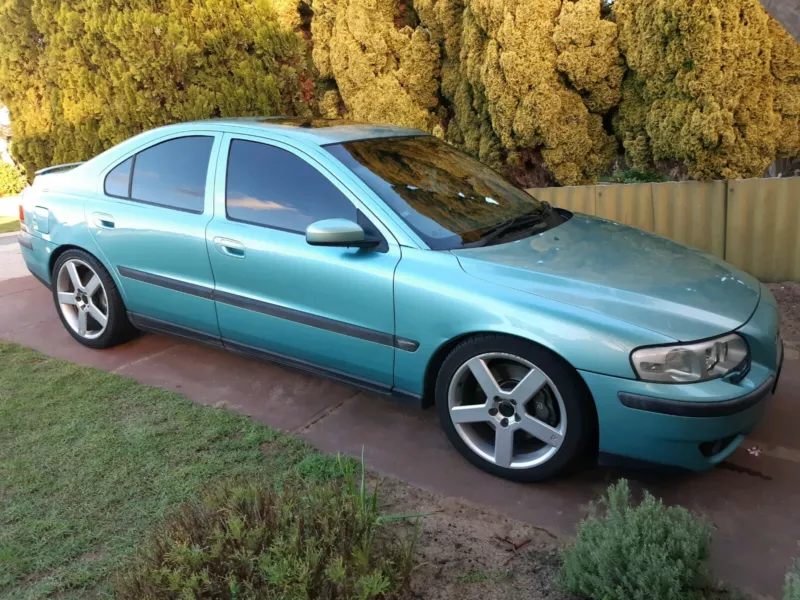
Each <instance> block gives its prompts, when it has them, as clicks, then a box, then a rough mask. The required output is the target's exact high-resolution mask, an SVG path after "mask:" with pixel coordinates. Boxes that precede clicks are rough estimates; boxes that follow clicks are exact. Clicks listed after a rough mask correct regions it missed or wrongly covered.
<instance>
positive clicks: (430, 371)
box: [422, 330, 600, 452]
mask: <svg viewBox="0 0 800 600" xmlns="http://www.w3.org/2000/svg"><path fill="white" fill-rule="evenodd" d="M482 335H493V336H499V337H504V338H509V339H518V340H522V341H525V342H532V343H534V344H536V345H537V346H539V347H540V348H542V349H543V350H544V351H546V352H547V353H548V354H550V355H551V356H552V357H553V358H554V359H556V360H558V361H559V362H561V363H562V364H564V365H565V366H566V367H567V368H568V369H569V370H570V371H572V373H573V375H574V376H575V379H576V381H577V382H578V385H579V386H581V387H582V388H583V390H584V392H585V393H586V397H587V398H589V399H590V400H591V401H590V402H589V404H590V407H588V408H589V409H590V410H589V417H590V419H591V424H592V427H591V431H592V436H593V437H592V439H591V440H590V442H589V446H588V447H589V448H591V449H592V451H593V452H596V451H597V449H598V447H599V441H600V440H599V418H598V415H597V402H596V401H595V399H594V396H593V395H592V392H591V390H590V389H589V386H588V385H587V384H586V382H585V381H584V379H583V377H581V375H580V373H578V370H577V369H576V368H575V367H574V366H572V364H571V363H570V362H569V361H568V360H566V359H565V358H564V357H563V356H561V355H560V354H559V353H558V352H556V351H555V350H553V348H551V347H549V346H548V345H547V344H543V343H542V342H541V341H539V340H534V339H531V338H530V337H526V336H522V335H516V334H513V333H507V332H503V331H491V330H486V331H471V332H468V333H463V334H460V335H457V336H455V337H453V338H451V339H449V340H447V341H446V342H444V343H443V344H441V345H440V346H439V347H438V348H437V349H436V350H435V351H434V353H433V354H432V355H431V358H430V360H429V361H428V364H427V366H426V368H425V376H424V379H423V394H422V402H423V406H424V407H426V408H427V407H430V406H433V404H434V398H435V391H436V378H437V376H438V375H439V370H440V369H441V368H442V365H443V364H444V361H445V360H446V359H447V356H448V355H449V354H450V352H452V350H453V349H454V348H455V347H457V346H458V345H459V344H461V343H462V342H465V341H467V340H469V339H471V338H475V337H478V336H482Z"/></svg>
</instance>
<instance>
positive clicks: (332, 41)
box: [311, 0, 439, 131]
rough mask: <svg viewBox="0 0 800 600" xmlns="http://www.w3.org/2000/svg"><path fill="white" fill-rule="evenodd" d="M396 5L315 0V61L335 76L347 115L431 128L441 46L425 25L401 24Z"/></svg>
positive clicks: (387, 0) (386, 0) (380, 0)
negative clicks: (399, 23) (435, 42)
mask: <svg viewBox="0 0 800 600" xmlns="http://www.w3.org/2000/svg"><path fill="white" fill-rule="evenodd" d="M398 8H400V7H399V6H398V2H396V1H395V0H313V2H312V9H313V11H314V15H315V18H314V19H313V20H312V23H311V35H312V38H313V40H314V50H313V57H314V61H315V63H316V65H317V68H318V69H319V72H320V74H321V75H322V76H323V77H327V78H331V79H334V80H335V81H336V85H337V86H338V89H339V93H340V94H341V97H342V100H343V102H344V105H345V107H346V108H347V111H348V113H347V116H348V117H350V118H352V119H353V120H356V121H368V122H372V123H395V124H399V125H406V126H409V127H417V128H421V129H427V130H429V131H430V130H432V129H433V128H434V127H435V126H436V125H437V124H438V123H437V120H436V117H435V116H434V114H433V111H434V110H435V108H436V106H437V104H438V97H437V90H438V88H439V48H438V46H437V45H436V44H433V43H431V40H430V36H429V35H428V33H427V32H426V31H425V29H424V28H423V27H419V26H417V27H411V26H409V25H406V24H404V25H402V26H401V27H398V26H397V24H396V21H397V20H398V18H400V17H402V15H399V14H398ZM329 98H330V97H329ZM331 102H332V101H331V100H330V99H326V107H329V106H330V104H331Z"/></svg>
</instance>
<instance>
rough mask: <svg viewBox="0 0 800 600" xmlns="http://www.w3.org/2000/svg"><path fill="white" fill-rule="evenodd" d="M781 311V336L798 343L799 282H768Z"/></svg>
mask: <svg viewBox="0 0 800 600" xmlns="http://www.w3.org/2000/svg"><path fill="white" fill-rule="evenodd" d="M767 287H768V288H769V289H770V291H772V293H773V294H775V298H776V299H777V300H778V307H779V308H780V311H781V336H782V337H783V340H784V341H785V342H794V343H796V344H798V345H800V283H793V282H790V281H789V282H786V283H769V284H767Z"/></svg>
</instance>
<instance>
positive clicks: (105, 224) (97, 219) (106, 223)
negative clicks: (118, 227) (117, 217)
mask: <svg viewBox="0 0 800 600" xmlns="http://www.w3.org/2000/svg"><path fill="white" fill-rule="evenodd" d="M92 218H93V219H94V224H95V227H101V228H103V229H114V226H115V223H114V217H113V215H109V214H107V213H99V212H96V213H94V214H92Z"/></svg>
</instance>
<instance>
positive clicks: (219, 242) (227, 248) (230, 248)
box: [214, 237, 246, 258]
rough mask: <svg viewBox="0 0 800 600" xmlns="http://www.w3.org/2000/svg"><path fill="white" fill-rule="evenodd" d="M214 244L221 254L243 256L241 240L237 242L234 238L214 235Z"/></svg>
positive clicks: (234, 256)
mask: <svg viewBox="0 0 800 600" xmlns="http://www.w3.org/2000/svg"><path fill="white" fill-rule="evenodd" d="M214 246H216V247H217V250H218V251H219V252H221V253H222V254H225V255H226V256H232V257H233V258H244V257H245V254H246V252H245V249H244V244H243V243H242V242H237V241H236V240H231V239H228V238H224V237H215V238H214Z"/></svg>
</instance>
